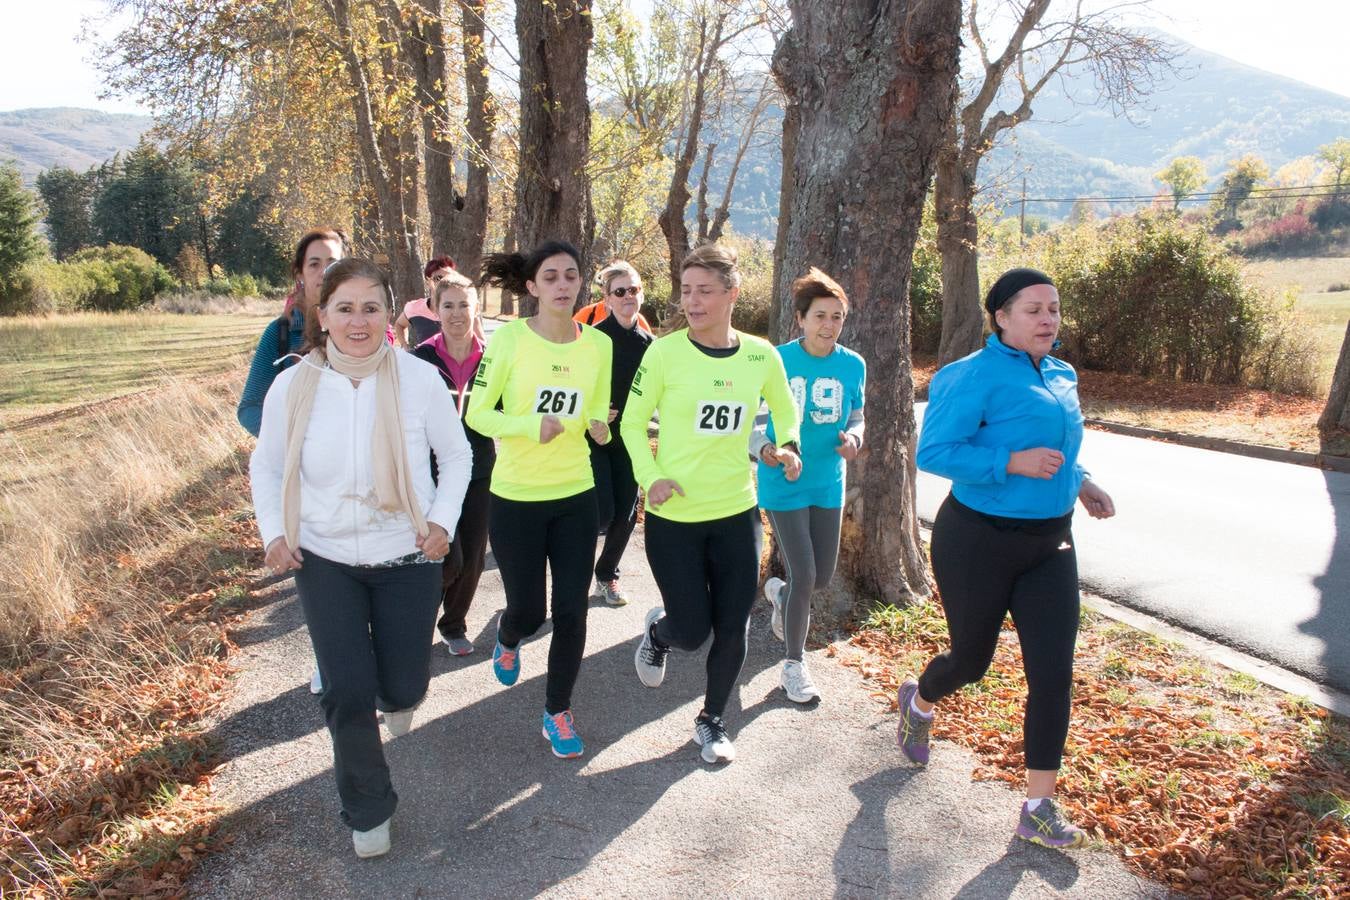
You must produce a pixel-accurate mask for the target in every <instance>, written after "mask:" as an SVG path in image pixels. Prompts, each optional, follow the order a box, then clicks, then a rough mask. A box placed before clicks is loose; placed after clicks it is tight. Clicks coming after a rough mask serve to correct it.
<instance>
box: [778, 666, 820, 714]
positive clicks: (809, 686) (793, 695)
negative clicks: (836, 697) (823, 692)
mask: <svg viewBox="0 0 1350 900" xmlns="http://www.w3.org/2000/svg"><path fill="white" fill-rule="evenodd" d="M779 680H780V682H781V684H782V685H783V691H784V692H785V693H786V694H787V696H788V699H789V700H791V701H792V702H793V703H810V702H811V701H812V700H819V699H820V691H818V690H817V689H816V683H815V682H814V681H812V680H811V673H810V672H808V671H807V670H806V663H804V662H802V661H801V660H798V659H785V660H783V676H782V678H781V679H779Z"/></svg>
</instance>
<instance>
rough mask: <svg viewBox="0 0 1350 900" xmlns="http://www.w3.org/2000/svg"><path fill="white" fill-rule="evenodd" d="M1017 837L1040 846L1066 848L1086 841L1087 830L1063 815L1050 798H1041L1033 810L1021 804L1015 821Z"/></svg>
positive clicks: (1080, 844)
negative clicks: (1018, 816) (1019, 812)
mask: <svg viewBox="0 0 1350 900" xmlns="http://www.w3.org/2000/svg"><path fill="white" fill-rule="evenodd" d="M1015 833H1016V834H1017V836H1018V837H1020V838H1021V839H1022V840H1024V841H1030V842H1031V843H1033V844H1040V845H1041V846H1042V847H1054V848H1055V849H1066V848H1069V847H1081V846H1083V845H1084V844H1086V843H1087V832H1086V831H1084V830H1083V829H1081V828H1079V827H1078V826H1077V825H1075V824H1073V823H1072V822H1070V821H1069V820H1068V819H1066V818H1065V817H1064V811H1063V810H1062V809H1060V808H1059V804H1058V803H1056V802H1055V801H1054V800H1052V799H1046V800H1042V801H1041V803H1040V805H1039V806H1037V807H1036V808H1035V809H1034V810H1029V809H1027V805H1026V804H1025V803H1023V804H1022V815H1021V818H1020V819H1019V820H1018V822H1017V831H1016V832H1015Z"/></svg>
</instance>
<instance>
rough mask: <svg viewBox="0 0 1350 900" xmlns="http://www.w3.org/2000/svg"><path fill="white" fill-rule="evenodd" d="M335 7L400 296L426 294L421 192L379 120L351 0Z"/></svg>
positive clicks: (337, 0) (361, 144)
mask: <svg viewBox="0 0 1350 900" xmlns="http://www.w3.org/2000/svg"><path fill="white" fill-rule="evenodd" d="M330 9H331V12H332V15H333V24H334V25H335V26H336V27H337V31H338V36H339V40H340V46H341V48H342V60H343V65H344V67H345V69H346V71H347V77H348V79H349V81H350V86H351V90H352V107H353V111H354V113H355V115H356V139H357V146H358V148H359V150H360V153H361V159H362V163H363V169H364V174H365V176H366V180H367V182H368V183H369V184H370V186H371V188H372V190H373V191H374V193H375V200H376V203H377V204H378V206H379V211H380V227H381V230H382V231H383V233H384V237H385V242H384V243H385V246H386V248H387V252H388V255H389V259H388V266H389V270H390V276H391V280H392V282H393V286H394V295H395V297H396V298H398V299H399V300H404V299H407V298H409V297H417V296H420V295H421V293H422V259H421V248H420V243H421V241H420V240H419V234H418V232H419V231H420V228H419V227H418V223H417V204H416V194H415V193H414V194H413V195H412V197H411V198H410V197H409V195H408V187H409V185H408V184H407V182H406V181H405V180H404V178H405V176H406V175H407V172H406V170H405V168H404V165H403V163H404V162H405V161H404V160H401V159H399V156H400V155H401V153H402V148H401V147H400V142H399V140H398V138H397V136H396V135H392V134H390V129H389V127H388V126H385V125H381V124H379V123H378V117H377V115H376V110H375V107H374V98H373V95H372V91H371V88H370V79H369V77H368V76H367V73H366V69H365V61H364V60H363V59H362V57H361V54H360V53H359V52H358V50H357V47H356V42H355V37H354V35H353V33H352V21H351V9H350V6H349V0H333V2H332V5H331V7H330ZM410 200H411V204H410V203H409V201H410Z"/></svg>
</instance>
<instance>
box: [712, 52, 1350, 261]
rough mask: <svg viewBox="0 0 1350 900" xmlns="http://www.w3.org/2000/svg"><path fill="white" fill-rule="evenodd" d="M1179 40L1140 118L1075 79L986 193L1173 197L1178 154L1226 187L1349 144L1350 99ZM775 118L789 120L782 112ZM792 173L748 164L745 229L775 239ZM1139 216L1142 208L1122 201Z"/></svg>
mask: <svg viewBox="0 0 1350 900" xmlns="http://www.w3.org/2000/svg"><path fill="white" fill-rule="evenodd" d="M1170 40H1172V41H1173V43H1175V44H1177V45H1178V46H1180V47H1181V48H1182V49H1183V54H1182V58H1181V68H1182V71H1181V72H1180V73H1179V76H1178V77H1176V78H1174V79H1172V80H1170V81H1169V82H1168V83H1166V84H1164V85H1162V86H1161V87H1160V89H1159V90H1158V91H1157V92H1156V93H1155V94H1154V95H1153V97H1152V98H1151V99H1150V102H1149V104H1148V108H1146V109H1141V110H1136V111H1135V112H1133V113H1132V114H1131V117H1130V118H1128V119H1127V118H1125V117H1121V116H1115V115H1113V114H1112V113H1111V111H1110V110H1108V109H1103V108H1101V107H1095V106H1091V105H1077V104H1075V103H1073V102H1072V100H1071V99H1070V98H1071V97H1078V98H1080V99H1090V98H1091V96H1092V76H1091V74H1090V73H1087V72H1082V73H1071V74H1070V76H1068V77H1066V78H1065V79H1064V80H1063V82H1062V84H1052V85H1050V86H1047V89H1046V91H1045V92H1044V93H1043V94H1042V95H1041V98H1040V99H1039V101H1038V102H1037V103H1036V105H1035V112H1034V115H1033V117H1032V119H1030V120H1029V121H1027V122H1025V123H1023V124H1022V125H1020V126H1019V127H1017V128H1016V129H1013V130H1012V131H1011V132H1005V134H1004V137H1003V139H1002V140H1001V141H1000V143H999V144H998V145H997V146H996V147H995V148H994V150H993V152H991V153H990V154H989V156H988V157H987V158H986V159H985V161H984V163H983V164H982V165H981V167H980V180H981V182H982V184H983V185H984V186H985V188H986V189H987V190H989V191H990V193H991V194H995V195H998V196H1000V197H1001V198H1002V199H1003V200H1004V201H1005V202H1011V201H1012V200H1013V199H1014V198H1015V197H1016V196H1018V195H1019V194H1020V193H1021V186H1022V177H1023V176H1024V175H1025V176H1026V179H1027V194H1028V196H1030V197H1082V196H1096V197H1109V196H1121V195H1138V194H1151V193H1153V192H1155V191H1158V190H1160V189H1161V188H1160V186H1159V185H1158V184H1156V183H1155V182H1154V181H1153V173H1154V172H1157V171H1158V170H1159V169H1162V168H1163V167H1164V166H1165V165H1166V164H1167V162H1168V161H1169V160H1171V159H1172V158H1174V157H1177V156H1198V157H1200V158H1201V159H1202V160H1204V162H1205V165H1206V168H1207V171H1208V172H1209V173H1210V175H1211V176H1212V178H1213V181H1212V183H1215V182H1217V180H1218V179H1217V176H1218V175H1219V174H1220V173H1221V172H1222V171H1223V170H1224V169H1225V168H1226V167H1227V164H1228V162H1229V161H1230V160H1232V159H1235V158H1236V157H1239V156H1241V155H1243V154H1244V153H1255V154H1257V155H1259V156H1261V157H1262V158H1263V159H1264V160H1265V161H1266V162H1267V163H1268V164H1269V165H1270V167H1271V170H1272V171H1273V170H1274V169H1277V168H1278V167H1279V166H1281V165H1283V164H1284V163H1286V162H1289V161H1290V160H1292V159H1295V158H1297V157H1300V156H1305V155H1308V154H1311V153H1314V152H1316V150H1317V148H1318V147H1319V146H1321V145H1322V144H1326V143H1328V142H1330V141H1332V140H1334V139H1335V138H1337V137H1350V97H1344V96H1341V95H1339V94H1334V93H1331V92H1330V91H1324V90H1321V89H1320V88H1315V87H1311V86H1310V85H1307V84H1303V83H1302V82H1298V81H1294V80H1292V79H1290V78H1285V77H1284V76H1281V75H1274V74H1272V73H1270V72H1265V71H1263V70H1261V69H1257V68H1254V67H1252V66H1248V65H1244V64H1243V63H1239V62H1235V61H1234V60H1231V59H1228V58H1226V57H1223V56H1219V55H1217V54H1214V53H1210V52H1208V51H1205V50H1201V49H1199V48H1197V47H1193V46H1190V45H1188V44H1186V43H1185V42H1182V41H1179V40H1177V39H1175V38H1170ZM773 114H774V115H775V117H779V118H781V113H780V112H779V111H777V110H774V111H773ZM780 166H781V160H780V157H779V155H778V146H777V144H771V145H767V146H762V147H760V148H758V149H757V150H756V151H755V152H754V154H753V158H752V159H747V160H746V164H745V171H753V172H754V173H756V174H755V175H754V176H753V177H751V178H749V179H747V180H746V181H745V183H742V184H738V185H737V188H736V191H735V195H734V196H735V211H734V214H733V216H732V223H733V225H734V226H735V228H736V229H737V230H739V231H742V232H743V233H750V234H756V235H760V236H764V237H772V236H773V234H774V228H775V223H776V221H777V214H776V213H777V192H778V183H779V181H778V178H779V169H780ZM716 180H717V179H716V178H714V183H715V182H716ZM766 190H767V192H768V199H769V203H768V204H767V205H768V207H769V210H770V211H769V212H768V214H767V215H766V212H765V208H766V203H765V194H766ZM1070 205H1071V204H1069V203H1042V204H1029V205H1028V207H1027V212H1028V213H1029V214H1035V215H1040V216H1046V217H1049V218H1061V217H1063V216H1064V215H1066V214H1067V213H1068V211H1069V207H1070ZM1127 208H1135V205H1133V204H1130V205H1122V209H1127ZM1098 211H1099V212H1101V213H1105V212H1106V211H1107V210H1106V209H1105V208H1104V207H1102V208H1099V209H1098Z"/></svg>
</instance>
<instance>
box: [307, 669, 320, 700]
mask: <svg viewBox="0 0 1350 900" xmlns="http://www.w3.org/2000/svg"><path fill="white" fill-rule="evenodd" d="M309 692H310V693H311V694H322V693H323V676H322V675H320V674H319V667H318V666H317V665H316V666H315V667H314V674H313V675H311V676H309Z"/></svg>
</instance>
